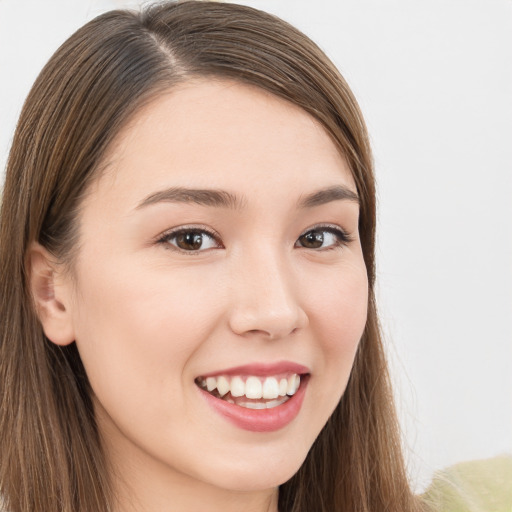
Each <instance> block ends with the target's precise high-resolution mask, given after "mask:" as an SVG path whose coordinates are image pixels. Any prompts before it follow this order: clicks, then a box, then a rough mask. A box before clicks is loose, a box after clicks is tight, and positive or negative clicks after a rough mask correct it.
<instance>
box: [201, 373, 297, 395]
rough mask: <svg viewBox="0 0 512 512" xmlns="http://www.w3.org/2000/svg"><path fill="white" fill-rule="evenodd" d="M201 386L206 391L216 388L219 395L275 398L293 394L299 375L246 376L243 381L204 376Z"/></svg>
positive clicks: (236, 378)
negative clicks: (229, 393)
mask: <svg viewBox="0 0 512 512" xmlns="http://www.w3.org/2000/svg"><path fill="white" fill-rule="evenodd" d="M202 385H203V387H206V389H207V390H208V391H213V390H214V389H217V391H218V393H219V395H220V396H224V395H225V394H227V393H228V392H231V395H232V396H233V397H238V396H243V395H245V396H246V397H247V398H253V399H257V398H277V397H278V396H285V395H290V396H291V395H294V394H295V392H296V391H297V389H299V385H300V376H299V375H297V374H296V373H294V374H293V375H290V376H289V377H288V378H287V379H286V378H284V377H283V378H281V379H278V378H276V377H266V378H264V379H261V378H260V377H252V376H251V377H247V379H246V380H245V381H244V380H243V379H242V378H241V377H232V378H231V380H230V378H229V377H226V376H224V375H221V376H219V377H206V379H203V380H202Z"/></svg>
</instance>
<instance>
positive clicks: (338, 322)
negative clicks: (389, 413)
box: [309, 264, 368, 410]
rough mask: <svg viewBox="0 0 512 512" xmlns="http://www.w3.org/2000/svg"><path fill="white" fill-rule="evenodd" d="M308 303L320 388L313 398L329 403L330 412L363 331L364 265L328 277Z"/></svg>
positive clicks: (347, 373) (345, 381)
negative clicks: (319, 374)
mask: <svg viewBox="0 0 512 512" xmlns="http://www.w3.org/2000/svg"><path fill="white" fill-rule="evenodd" d="M318 284H322V286H319V287H317V292H316V293H315V294H314V296H312V297H311V299H310V303H309V311H310V315H309V318H310V327H311V330H312V332H314V333H315V334H316V336H315V338H316V343H317V346H318V349H319V350H318V351H317V352H316V362H317V367H318V368H320V373H321V379H322V389H321V390H320V391H319V389H315V393H316V392H317V391H319V394H318V395H317V396H315V397H314V398H315V399H316V400H320V401H327V402H329V405H328V408H329V409H331V410H332V409H333V408H334V407H335V405H336V404H337V402H338V401H339V399H340V398H341V395H342V394H343V392H344V390H345V387H346V384H347V382H348V378H349V376H350V372H351V370H352V365H353V362H354V358H355V354H356V351H357V347H358V345H359V341H360V339H361V336H362V334H363V332H364V328H365V325H366V318H367V308H368V280H367V274H366V269H365V267H364V264H357V265H346V266H344V268H343V269H342V271H341V272H336V273H335V274H334V275H331V278H330V279H326V280H325V281H324V282H323V283H321V282H320V283H318Z"/></svg>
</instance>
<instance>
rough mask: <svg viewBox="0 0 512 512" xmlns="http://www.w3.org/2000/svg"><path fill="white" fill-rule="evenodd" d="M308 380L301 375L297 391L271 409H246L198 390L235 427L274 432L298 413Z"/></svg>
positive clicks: (307, 377) (252, 430)
mask: <svg viewBox="0 0 512 512" xmlns="http://www.w3.org/2000/svg"><path fill="white" fill-rule="evenodd" d="M308 381H309V375H308V376H305V377H301V383H300V387H299V389H298V390H297V392H296V393H295V394H294V395H293V396H291V397H290V398H289V400H287V401H286V402H285V403H284V404H281V405H278V406H277V407H272V409H248V408H247V407H241V406H240V405H236V404H230V403H229V402H226V401H225V400H222V399H220V398H216V397H214V396H213V395H210V393H208V391H205V390H204V389H201V388H199V387H198V390H199V391H200V392H201V393H202V395H203V396H204V398H205V399H206V401H207V402H208V404H209V405H210V406H211V407H212V408H213V409H215V411H216V412H218V413H219V414H220V415H221V416H223V417H225V418H226V419H227V420H229V421H230V422H231V423H233V424H234V425H236V426H237V427H239V428H242V429H244V430H249V431H251V432H274V431H275V430H279V429H281V428H284V427H285V426H286V425H288V424H289V423H291V422H292V421H293V420H294V419H295V418H296V416H297V415H298V414H299V412H300V408H301V406H302V402H303V401H304V395H305V393H306V387H307V384H308Z"/></svg>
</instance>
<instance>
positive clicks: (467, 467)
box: [423, 456, 512, 512]
mask: <svg viewBox="0 0 512 512" xmlns="http://www.w3.org/2000/svg"><path fill="white" fill-rule="evenodd" d="M423 498H424V500H425V502H426V503H428V504H429V505H430V506H431V509H432V511H433V512H512V456H502V457H496V458H494V459H488V460H479V461H471V462H463V463H460V464H457V465H455V466H452V467H450V468H448V469H445V470H443V471H439V472H438V473H436V474H435V475H434V478H433V480H432V483H431V484H430V486H429V488H428V489H427V490H426V492H425V494H424V495H423Z"/></svg>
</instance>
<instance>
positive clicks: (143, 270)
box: [75, 259, 215, 402]
mask: <svg viewBox="0 0 512 512" xmlns="http://www.w3.org/2000/svg"><path fill="white" fill-rule="evenodd" d="M137 267H138V268H139V269H137ZM127 276H129V278H127ZM197 290H200V293H199V294H198V293H197V292H196V291H197ZM77 297H78V299H77V303H76V307H75V311H76V315H75V331H76V340H77V345H78V348H79V351H80V354H81V357H82V360H83V362H84V365H85V367H86V371H87V374H88V376H89V379H90V381H91V385H92V386H93V389H94V390H95V392H96V393H97V394H98V395H100V394H102V393H104V394H108V395H110V396H112V398H113V399H114V397H115V396H121V395H123V394H126V392H127V390H130V397H131V400H133V401H134V402H138V401H140V402H144V400H145V399H146V400H147V395H146V397H145V393H148V392H150V390H151V389H152V387H158V388H160V389H161V388H164V389H169V390H170V389H175V388H176V386H179V385H180V381H181V379H183V378H184V377H183V370H184V367H185V364H186V361H187V360H188V359H189V358H190V357H191V356H192V355H193V354H194V352H195V350H197V349H198V348H199V347H200V345H201V343H202V341H203V340H204V339H206V338H207V337H208V335H209V333H210V331H211V329H213V328H214V325H213V324H214V311H215V309H214V307H213V306H214V304H215V294H214V290H210V285H209V281H207V280H205V279H204V278H203V279H201V280H200V282H199V278H198V282H195V281H194V279H193V278H192V279H191V276H189V275H186V274H184V273H183V272H173V271H172V270H168V269H167V270H165V269H162V268H156V267H153V268H152V267H149V266H147V265H146V266H144V265H139V266H137V265H135V264H134V263H133V262H130V264H128V262H127V263H126V265H124V264H123V261H122V259H117V260H116V265H108V262H105V261H103V263H102V265H101V266H97V267H96V268H94V269H92V268H88V269H87V271H84V272H83V273H82V278H81V282H80V292H79V294H78V295H77Z"/></svg>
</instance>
